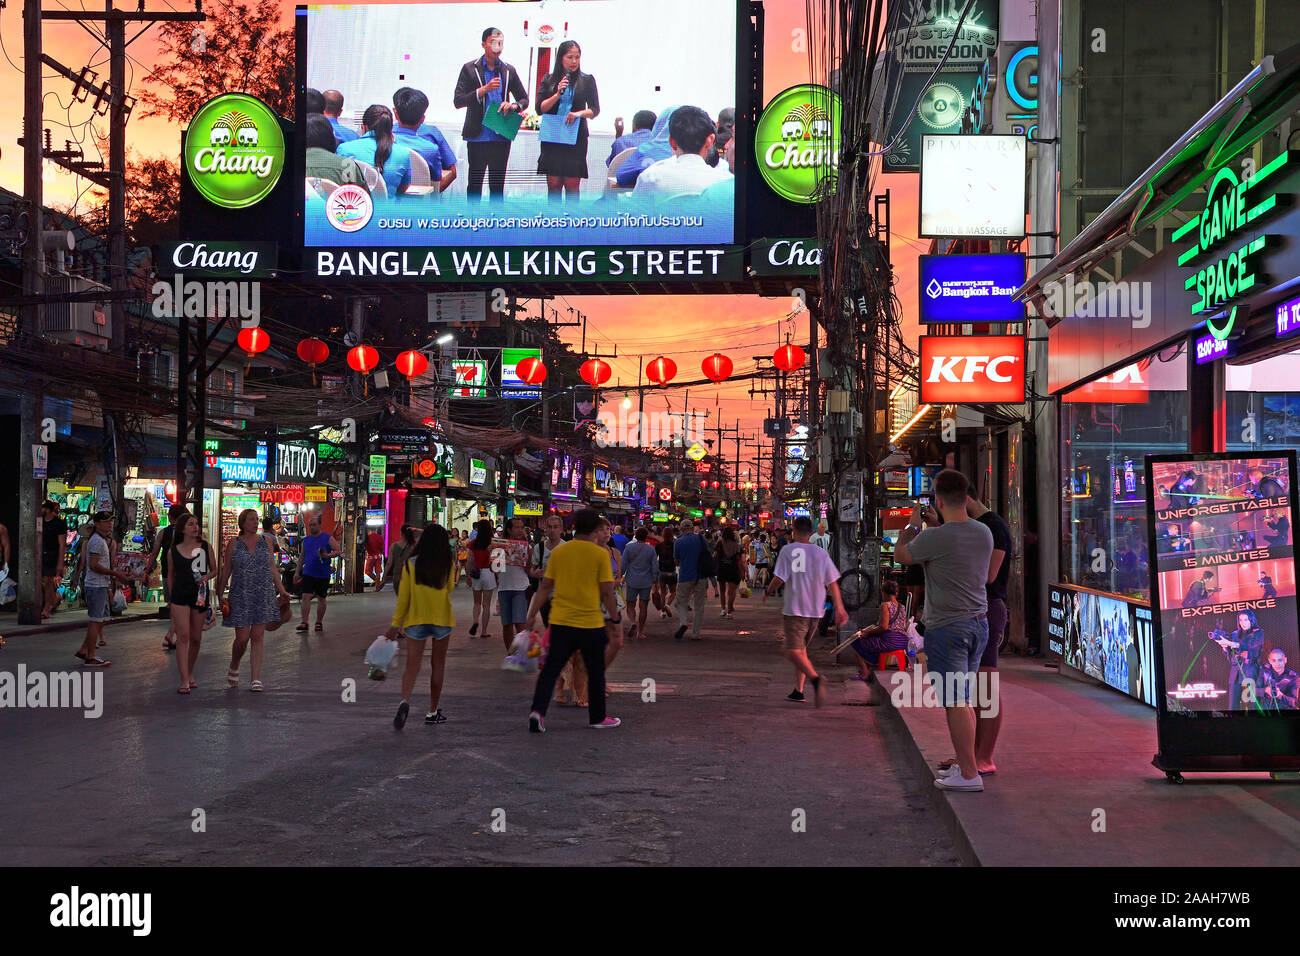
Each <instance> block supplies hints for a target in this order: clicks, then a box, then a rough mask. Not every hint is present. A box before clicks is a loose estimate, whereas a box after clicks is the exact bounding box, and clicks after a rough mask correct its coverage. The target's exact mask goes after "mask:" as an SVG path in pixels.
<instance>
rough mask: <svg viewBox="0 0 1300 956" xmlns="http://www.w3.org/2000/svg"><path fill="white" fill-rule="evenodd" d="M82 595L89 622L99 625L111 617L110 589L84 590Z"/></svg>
mask: <svg viewBox="0 0 1300 956" xmlns="http://www.w3.org/2000/svg"><path fill="white" fill-rule="evenodd" d="M82 594H84V595H85V598H86V608H87V610H89V611H90V620H91V621H93V622H94V623H96V624H99V623H102V622H104V621H107V620H108V619H109V618H111V617H112V615H111V614H110V613H109V610H110V608H111V607H112V603H113V590H112V588H86V589H85V590H84V591H82Z"/></svg>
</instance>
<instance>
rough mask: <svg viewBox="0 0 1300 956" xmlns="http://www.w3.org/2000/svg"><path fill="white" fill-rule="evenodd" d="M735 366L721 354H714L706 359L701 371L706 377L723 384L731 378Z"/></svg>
mask: <svg viewBox="0 0 1300 956" xmlns="http://www.w3.org/2000/svg"><path fill="white" fill-rule="evenodd" d="M733 367H734V366H733V365H732V364H731V359H729V358H727V357H726V356H725V355H723V354H722V353H721V352H714V353H713V354H712V355H710V356H709V357H708V358H706V359H705V360H704V362H703V364H701V365H700V369H701V370H702V371H703V372H704V377H705V378H707V379H709V380H710V381H714V382H721V381H723V380H724V379H726V378H729V377H730V376H731V370H732V368H733Z"/></svg>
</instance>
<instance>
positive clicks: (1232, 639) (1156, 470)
mask: <svg viewBox="0 0 1300 956" xmlns="http://www.w3.org/2000/svg"><path fill="white" fill-rule="evenodd" d="M1295 477H1296V458H1295V452H1294V451H1286V452H1274V453H1273V454H1264V455H1251V454H1249V453H1242V452H1226V453H1218V454H1203V455H1160V456H1151V457H1148V458H1147V483H1148V487H1149V488H1150V489H1151V495H1150V498H1149V501H1148V518H1149V528H1150V532H1149V533H1150V544H1151V548H1150V551H1151V556H1152V560H1151V594H1152V606H1153V608H1154V610H1155V613H1156V622H1157V634H1158V642H1157V646H1158V655H1157V661H1156V663H1157V679H1158V686H1159V688H1160V693H1159V701H1158V707H1159V713H1160V722H1159V725H1158V731H1159V737H1160V754H1159V755H1158V757H1157V766H1160V767H1161V768H1162V769H1166V770H1168V769H1180V768H1182V769H1203V768H1202V767H1200V766H1197V763H1198V761H1204V760H1205V759H1206V758H1217V759H1219V760H1220V761H1222V758H1224V757H1231V758H1233V759H1234V760H1236V761H1238V763H1236V764H1234V767H1235V768H1239V769H1248V768H1255V769H1264V768H1265V767H1274V766H1291V765H1293V764H1300V757H1297V750H1296V742H1297V738H1298V737H1300V723H1297V722H1296V719H1295V718H1296V716H1297V714H1300V711H1298V710H1297V694H1298V690H1297V685H1298V684H1300V678H1297V675H1296V667H1297V662H1298V661H1300V636H1298V633H1297V608H1296V565H1295V537H1294V532H1293V528H1292V521H1293V519H1294V512H1295ZM1211 717H1218V718H1225V717H1227V718H1233V719H1231V720H1223V719H1220V720H1209V719H1204V718H1211ZM1262 721H1269V723H1268V724H1267V725H1265V724H1263V723H1261V722H1262ZM1274 721H1276V722H1277V723H1274ZM1279 761H1280V763H1279ZM1215 766H1216V767H1222V766H1223V763H1222V762H1220V763H1217V764H1215Z"/></svg>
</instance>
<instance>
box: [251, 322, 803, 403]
mask: <svg viewBox="0 0 1300 956" xmlns="http://www.w3.org/2000/svg"><path fill="white" fill-rule="evenodd" d="M236 342H237V344H238V345H239V347H240V348H241V349H243V350H244V352H245V353H247V355H248V361H249V365H250V367H251V365H252V361H253V358H254V357H255V356H257V355H258V354H260V353H262V352H265V351H266V350H267V349H268V348H270V346H271V337H270V335H268V334H267V333H266V331H265V330H264V329H262V328H261V327H258V326H254V327H251V328H246V329H241V330H240V331H239V334H238V336H236ZM297 353H298V358H299V359H300V360H301V361H302V362H304V363H305V364H306V365H308V366H309V367H310V368H311V370H312V384H313V385H314V384H316V367H317V366H318V365H321V364H323V363H324V362H325V361H327V360H328V359H329V356H330V348H329V345H327V344H326V343H325V342H323V341H321V340H320V339H318V338H306V339H303V340H301V341H300V342H299V343H298V349H297ZM807 360H808V356H807V353H805V352H804V350H803V349H801V348H800V347H799V346H797V345H794V344H792V343H790V342H787V343H786V344H785V345H782V346H781V347H780V348H778V349H777V350H776V351H775V352H774V353H772V364H774V365H775V366H776V367H777V368H778V369H780V370H781V371H782V372H793V371H795V370H796V369H800V368H802V367H803V365H804V363H805V362H806V361H807ZM347 363H348V367H349V368H350V369H352V370H353V371H354V372H359V373H361V374H362V375H367V374H369V373H370V372H371V371H373V370H374V369H376V368H378V366H379V351H378V350H377V349H375V348H374V347H373V346H370V345H364V344H362V345H357V346H354V347H353V348H352V349H350V350H349V351H348V353H347ZM394 366H395V367H396V369H397V371H399V372H400V373H401V374H402V375H404V376H405V377H406V379H407V381H414V380H415V379H416V378H418V377H419V376H421V375H423V374H424V373H425V372H427V371H428V369H429V359H428V356H426V355H425V354H424V353H423V352H420V351H417V350H416V349H407V350H406V351H404V352H402V353H401V354H399V355H398V356H397V359H396V361H395V362H394ZM734 368H735V364H734V363H733V362H732V360H731V359H730V358H728V357H727V356H725V355H723V354H722V353H721V352H714V353H713V354H712V355H710V356H708V357H707V358H705V359H704V361H703V362H702V363H700V371H701V372H703V374H704V377H705V378H707V379H709V381H711V382H719V383H720V382H725V381H726V380H727V379H728V378H730V377H731V373H732V371H733V370H734ZM515 374H516V375H518V376H519V379H520V380H521V381H522V382H524V383H525V384H527V385H541V384H542V383H543V382H544V381H546V375H547V368H546V366H545V365H544V364H542V361H541V359H538V358H534V357H528V358H525V359H522V360H521V361H520V362H519V363H518V364H517V365H516V366H515ZM578 374H579V375H580V376H581V377H582V380H583V381H584V382H586V383H587V384H588V385H589V386H591V387H592V388H600V387H601V386H602V385H604V384H605V383H606V382H608V381H609V380H610V379H611V378H612V377H613V375H614V369H613V367H611V366H610V364H609V363H608V362H606V361H604V360H603V359H598V358H594V359H588V360H587V361H585V362H583V363H582V365H581V366H580V367H579V368H578ZM676 376H677V363H676V362H674V361H673V360H672V359H670V358H668V357H667V356H664V355H660V356H657V357H655V358H653V359H651V360H650V362H649V364H648V365H647V366H646V378H647V379H649V381H650V382H651V383H652V384H654V385H658V386H660V387H661V388H662V387H666V386H667V385H668V383H669V382H671V381H672V380H673V379H674V378H676Z"/></svg>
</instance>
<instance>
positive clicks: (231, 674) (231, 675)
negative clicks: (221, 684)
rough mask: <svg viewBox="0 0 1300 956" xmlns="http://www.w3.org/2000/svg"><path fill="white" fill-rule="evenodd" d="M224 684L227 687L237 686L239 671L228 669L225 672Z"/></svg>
mask: <svg viewBox="0 0 1300 956" xmlns="http://www.w3.org/2000/svg"><path fill="white" fill-rule="evenodd" d="M226 685H227V686H229V687H238V686H239V671H237V670H230V671H227V672H226Z"/></svg>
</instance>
